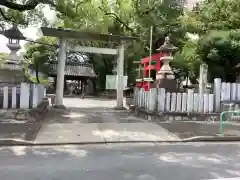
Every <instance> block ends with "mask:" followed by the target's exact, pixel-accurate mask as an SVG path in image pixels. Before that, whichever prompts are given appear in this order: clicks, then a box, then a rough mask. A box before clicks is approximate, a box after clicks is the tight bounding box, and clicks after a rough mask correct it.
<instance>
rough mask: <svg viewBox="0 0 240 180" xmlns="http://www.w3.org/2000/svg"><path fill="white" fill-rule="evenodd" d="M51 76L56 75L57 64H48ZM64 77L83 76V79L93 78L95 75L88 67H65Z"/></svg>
mask: <svg viewBox="0 0 240 180" xmlns="http://www.w3.org/2000/svg"><path fill="white" fill-rule="evenodd" d="M50 66H51V69H52V73H51V74H53V75H56V74H57V73H56V72H57V64H50ZM65 75H67V76H85V77H95V76H96V73H95V72H94V70H93V68H92V67H91V66H88V65H84V64H83V65H68V64H67V65H66V66H65Z"/></svg>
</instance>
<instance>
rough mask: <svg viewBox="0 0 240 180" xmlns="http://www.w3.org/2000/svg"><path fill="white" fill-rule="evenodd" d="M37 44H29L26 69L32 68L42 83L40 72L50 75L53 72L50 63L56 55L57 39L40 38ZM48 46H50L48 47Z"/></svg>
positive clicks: (37, 79) (26, 54)
mask: <svg viewBox="0 0 240 180" xmlns="http://www.w3.org/2000/svg"><path fill="white" fill-rule="evenodd" d="M36 42H37V43H27V44H26V52H25V54H24V65H25V67H32V68H33V69H34V70H35V73H36V81H37V83H40V79H39V72H41V73H44V74H48V72H49V71H50V70H51V69H50V68H49V65H48V61H49V60H51V59H52V58H53V56H55V55H56V46H54V44H55V43H56V39H54V38H46V37H43V38H40V39H38V40H36ZM46 44H48V45H46Z"/></svg>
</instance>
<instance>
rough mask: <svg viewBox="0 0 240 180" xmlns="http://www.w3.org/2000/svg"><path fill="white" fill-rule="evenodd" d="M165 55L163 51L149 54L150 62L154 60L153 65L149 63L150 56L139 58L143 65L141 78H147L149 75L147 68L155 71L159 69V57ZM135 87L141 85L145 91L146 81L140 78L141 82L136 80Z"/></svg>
mask: <svg viewBox="0 0 240 180" xmlns="http://www.w3.org/2000/svg"><path fill="white" fill-rule="evenodd" d="M163 56H165V53H156V54H153V55H152V56H151V60H152V62H155V64H154V65H149V62H150V56H149V57H145V58H142V59H141V60H140V63H141V65H142V66H143V72H142V74H143V78H148V76H149V73H148V72H149V70H156V73H157V72H158V71H159V70H160V68H161V61H160V58H161V57H163ZM136 87H142V88H144V90H145V91H147V90H149V87H148V81H144V80H142V82H136Z"/></svg>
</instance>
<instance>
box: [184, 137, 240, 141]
mask: <svg viewBox="0 0 240 180" xmlns="http://www.w3.org/2000/svg"><path fill="white" fill-rule="evenodd" d="M216 141H218V142H221V141H240V136H196V137H191V138H186V139H182V140H181V142H216Z"/></svg>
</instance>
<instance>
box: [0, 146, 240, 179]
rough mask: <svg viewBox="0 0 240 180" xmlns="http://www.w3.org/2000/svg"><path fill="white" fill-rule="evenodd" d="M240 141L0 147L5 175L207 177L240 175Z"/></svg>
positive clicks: (20, 177) (108, 177)
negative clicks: (235, 142)
mask: <svg viewBox="0 0 240 180" xmlns="http://www.w3.org/2000/svg"><path fill="white" fill-rule="evenodd" d="M239 148H240V147H239V145H236V144H235V145H234V144H232V145H227V147H226V146H225V147H224V146H219V145H202V146H199V144H198V145H197V146H194V145H174V144H173V145H170V146H164V145H163V146H152V145H151V146H147V145H139V146H138V145H137V146H129V145H126V144H125V145H122V146H117V145H116V146H115V145H107V146H106V145H102V146H100V145H98V146H95V145H92V146H42V147H20V146H16V147H1V148H0V158H1V160H2V161H1V162H4V163H0V173H1V177H3V179H13V180H15V179H85V180H90V179H99V180H106V179H113V177H114V179H116V180H123V179H128V180H130V179H131V180H143V179H148V180H165V179H174V178H176V177H178V178H177V179H179V180H183V179H184V180H202V179H213V178H226V177H228V178H230V177H236V176H240V174H239V172H240V166H239V160H240V159H239V154H240V152H239Z"/></svg>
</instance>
